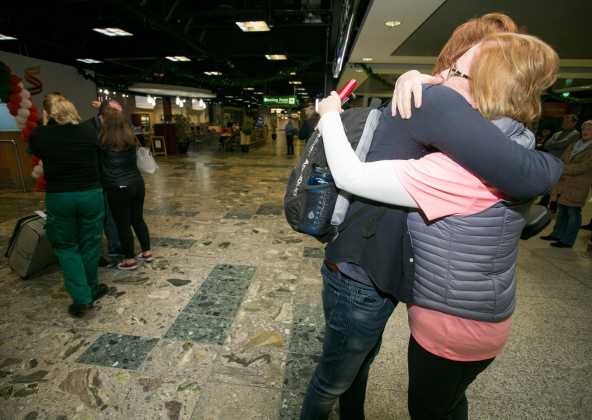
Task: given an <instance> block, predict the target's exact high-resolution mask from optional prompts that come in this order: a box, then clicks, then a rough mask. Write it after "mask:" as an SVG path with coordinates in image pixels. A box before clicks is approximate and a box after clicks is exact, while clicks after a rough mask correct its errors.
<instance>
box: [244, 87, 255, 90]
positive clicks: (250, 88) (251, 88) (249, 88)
mask: <svg viewBox="0 0 592 420" xmlns="http://www.w3.org/2000/svg"><path fill="white" fill-rule="evenodd" d="M243 89H244V90H255V88H254V87H246V88H243Z"/></svg>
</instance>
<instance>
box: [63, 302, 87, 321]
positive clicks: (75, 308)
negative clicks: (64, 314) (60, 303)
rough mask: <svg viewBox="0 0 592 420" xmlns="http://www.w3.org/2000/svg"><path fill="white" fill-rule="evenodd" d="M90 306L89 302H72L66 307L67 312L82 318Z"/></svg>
mask: <svg viewBox="0 0 592 420" xmlns="http://www.w3.org/2000/svg"><path fill="white" fill-rule="evenodd" d="M91 308H92V305H91V304H89V303H73V304H71V305H70V306H69V307H68V313H69V314H70V315H72V316H73V317H74V318H82V317H83V316H84V315H86V314H87V313H88V311H90V310H91Z"/></svg>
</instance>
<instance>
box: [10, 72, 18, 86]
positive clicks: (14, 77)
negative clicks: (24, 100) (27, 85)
mask: <svg viewBox="0 0 592 420" xmlns="http://www.w3.org/2000/svg"><path fill="white" fill-rule="evenodd" d="M20 82H21V79H20V78H19V77H18V76H17V75H15V74H13V75H12V76H10V84H11V85H12V86H18V84H19V83H20Z"/></svg>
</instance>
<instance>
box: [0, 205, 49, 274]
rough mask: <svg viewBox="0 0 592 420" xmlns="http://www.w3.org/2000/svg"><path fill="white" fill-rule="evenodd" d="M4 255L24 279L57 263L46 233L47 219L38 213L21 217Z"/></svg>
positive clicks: (11, 266)
mask: <svg viewBox="0 0 592 420" xmlns="http://www.w3.org/2000/svg"><path fill="white" fill-rule="evenodd" d="M4 256H5V257H7V258H8V265H9V266H10V268H12V269H13V270H14V271H15V272H16V273H17V274H18V275H19V276H20V277H22V278H23V279H26V278H28V277H31V276H34V275H35V274H38V273H39V272H40V271H42V270H43V269H44V268H46V267H48V266H50V265H53V264H56V263H57V258H56V256H55V255H54V253H53V248H52V246H51V244H50V243H49V240H48V239H47V236H46V234H45V219H44V218H43V217H41V216H39V215H37V214H34V215H30V216H27V217H23V218H22V219H20V220H19V221H18V222H17V223H16V226H15V227H14V231H13V233H12V237H11V238H10V241H9V242H8V248H7V249H6V253H5V254H4Z"/></svg>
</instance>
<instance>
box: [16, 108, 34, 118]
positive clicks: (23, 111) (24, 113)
mask: <svg viewBox="0 0 592 420" xmlns="http://www.w3.org/2000/svg"><path fill="white" fill-rule="evenodd" d="M17 115H18V116H19V117H24V118H25V119H28V118H29V115H31V111H29V110H28V109H23V108H21V109H19V110H18V113H17Z"/></svg>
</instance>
